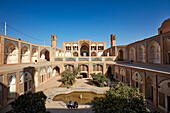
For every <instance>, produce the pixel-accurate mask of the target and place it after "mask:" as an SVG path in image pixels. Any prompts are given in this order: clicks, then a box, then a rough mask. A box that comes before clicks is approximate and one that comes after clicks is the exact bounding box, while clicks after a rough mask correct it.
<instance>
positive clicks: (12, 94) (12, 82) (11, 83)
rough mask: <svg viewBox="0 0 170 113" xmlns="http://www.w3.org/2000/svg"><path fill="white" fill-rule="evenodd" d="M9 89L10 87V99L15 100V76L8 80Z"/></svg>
mask: <svg viewBox="0 0 170 113" xmlns="http://www.w3.org/2000/svg"><path fill="white" fill-rule="evenodd" d="M8 87H9V92H8V98H13V99H14V98H15V96H16V78H15V76H14V75H10V77H9V78H8Z"/></svg>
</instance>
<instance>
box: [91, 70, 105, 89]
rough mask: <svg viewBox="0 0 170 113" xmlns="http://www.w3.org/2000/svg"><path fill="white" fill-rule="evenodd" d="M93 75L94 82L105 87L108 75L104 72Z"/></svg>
mask: <svg viewBox="0 0 170 113" xmlns="http://www.w3.org/2000/svg"><path fill="white" fill-rule="evenodd" d="M91 77H92V78H93V83H94V84H95V85H97V86H98V87H104V82H105V81H106V80H107V78H106V75H104V74H102V73H97V74H95V73H92V74H91Z"/></svg>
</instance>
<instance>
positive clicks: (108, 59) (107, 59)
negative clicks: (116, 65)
mask: <svg viewBox="0 0 170 113" xmlns="http://www.w3.org/2000/svg"><path fill="white" fill-rule="evenodd" d="M105 61H113V59H111V58H106V59H105Z"/></svg>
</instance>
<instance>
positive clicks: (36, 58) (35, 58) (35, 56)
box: [31, 47, 38, 62]
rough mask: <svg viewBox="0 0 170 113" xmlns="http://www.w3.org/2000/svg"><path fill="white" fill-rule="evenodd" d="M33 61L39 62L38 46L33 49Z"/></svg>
mask: <svg viewBox="0 0 170 113" xmlns="http://www.w3.org/2000/svg"><path fill="white" fill-rule="evenodd" d="M31 57H32V58H31V61H32V62H38V50H37V48H36V47H34V48H33V49H32V55H31Z"/></svg>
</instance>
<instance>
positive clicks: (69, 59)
mask: <svg viewBox="0 0 170 113" xmlns="http://www.w3.org/2000/svg"><path fill="white" fill-rule="evenodd" d="M66 61H75V59H73V58H68V59H67V60H66Z"/></svg>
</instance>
